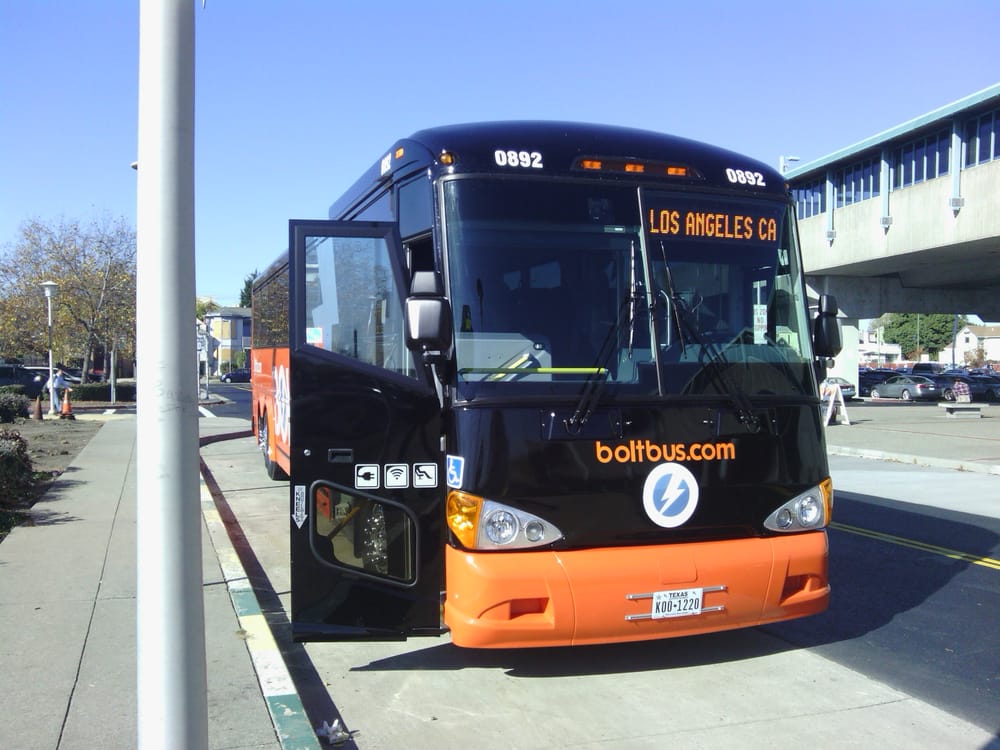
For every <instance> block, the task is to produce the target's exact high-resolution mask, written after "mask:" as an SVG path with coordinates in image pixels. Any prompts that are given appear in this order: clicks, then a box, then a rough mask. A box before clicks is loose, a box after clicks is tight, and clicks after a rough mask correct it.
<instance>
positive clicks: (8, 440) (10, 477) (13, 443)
mask: <svg viewBox="0 0 1000 750" xmlns="http://www.w3.org/2000/svg"><path fill="white" fill-rule="evenodd" d="M33 484H34V473H33V470H32V467H31V457H30V456H29V455H28V441H27V440H25V439H24V438H23V437H21V434H20V433H19V432H16V431H15V430H0V505H7V506H14V505H17V504H18V503H21V502H23V501H24V500H25V499H27V497H28V496H29V495H30V493H31V489H32V487H33Z"/></svg>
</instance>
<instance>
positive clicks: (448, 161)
mask: <svg viewBox="0 0 1000 750" xmlns="http://www.w3.org/2000/svg"><path fill="white" fill-rule="evenodd" d="M438 161H440V162H441V163H442V164H443V165H444V166H446V167H450V166H451V165H452V164H454V163H455V161H456V159H455V154H453V153H452V152H451V151H442V152H441V156H439V157H438Z"/></svg>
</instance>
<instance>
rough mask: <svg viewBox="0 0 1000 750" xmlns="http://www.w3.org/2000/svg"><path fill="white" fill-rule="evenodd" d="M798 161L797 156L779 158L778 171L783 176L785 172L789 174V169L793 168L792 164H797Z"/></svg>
mask: <svg viewBox="0 0 1000 750" xmlns="http://www.w3.org/2000/svg"><path fill="white" fill-rule="evenodd" d="M798 160H799V157H797V156H784V155H782V156H779V157H778V171H779V172H781V174H784V173H785V172H787V171H788V170H789V169H791V168H792V163H793V162H797V161H798Z"/></svg>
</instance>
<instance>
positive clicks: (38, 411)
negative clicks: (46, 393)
mask: <svg viewBox="0 0 1000 750" xmlns="http://www.w3.org/2000/svg"><path fill="white" fill-rule="evenodd" d="M31 418H32V419H41V418H42V397H41V396H39V397H38V398H36V399H35V409H34V411H33V412H32V413H31Z"/></svg>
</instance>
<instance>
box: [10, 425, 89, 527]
mask: <svg viewBox="0 0 1000 750" xmlns="http://www.w3.org/2000/svg"><path fill="white" fill-rule="evenodd" d="M102 424H104V423H103V422H102V421H100V420H96V419H60V418H59V417H56V416H54V417H51V418H50V417H48V415H45V418H44V419H41V420H38V419H18V420H16V421H14V422H13V423H10V422H5V423H2V424H0V430H8V431H11V432H17V433H18V434H20V436H21V437H22V438H24V439H25V441H27V444H28V456H29V457H30V458H31V468H32V470H33V471H34V486H33V487H32V491H31V493H30V494H29V496H28V497H27V498H21V499H19V500H18V501H16V502H13V503H11V500H12V499H11V498H2V499H0V540H2V539H3V537H4V536H6V534H7V531H9V529H10V528H12V527H14V526H17V525H18V524H19V523H22V522H24V521H26V520H27V519H28V518H29V514H28V511H29V510H30V509H31V506H32V505H34V504H35V503H36V502H37V501H38V499H39V498H40V497H41V496H42V495H44V494H45V491H46V490H47V489H48V488H49V486H50V485H51V484H52V483H53V482H54V481H55V480H56V479H57V478H58V477H59V475H60V474H62V473H63V472H64V471H66V467H68V466H69V465H70V463H72V461H73V459H75V458H76V457H77V455H78V454H79V453H80V451H82V450H83V449H84V447H86V445H87V443H89V442H90V439H91V438H92V437H94V435H95V434H96V433H97V431H98V430H99V429H101V425H102Z"/></svg>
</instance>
